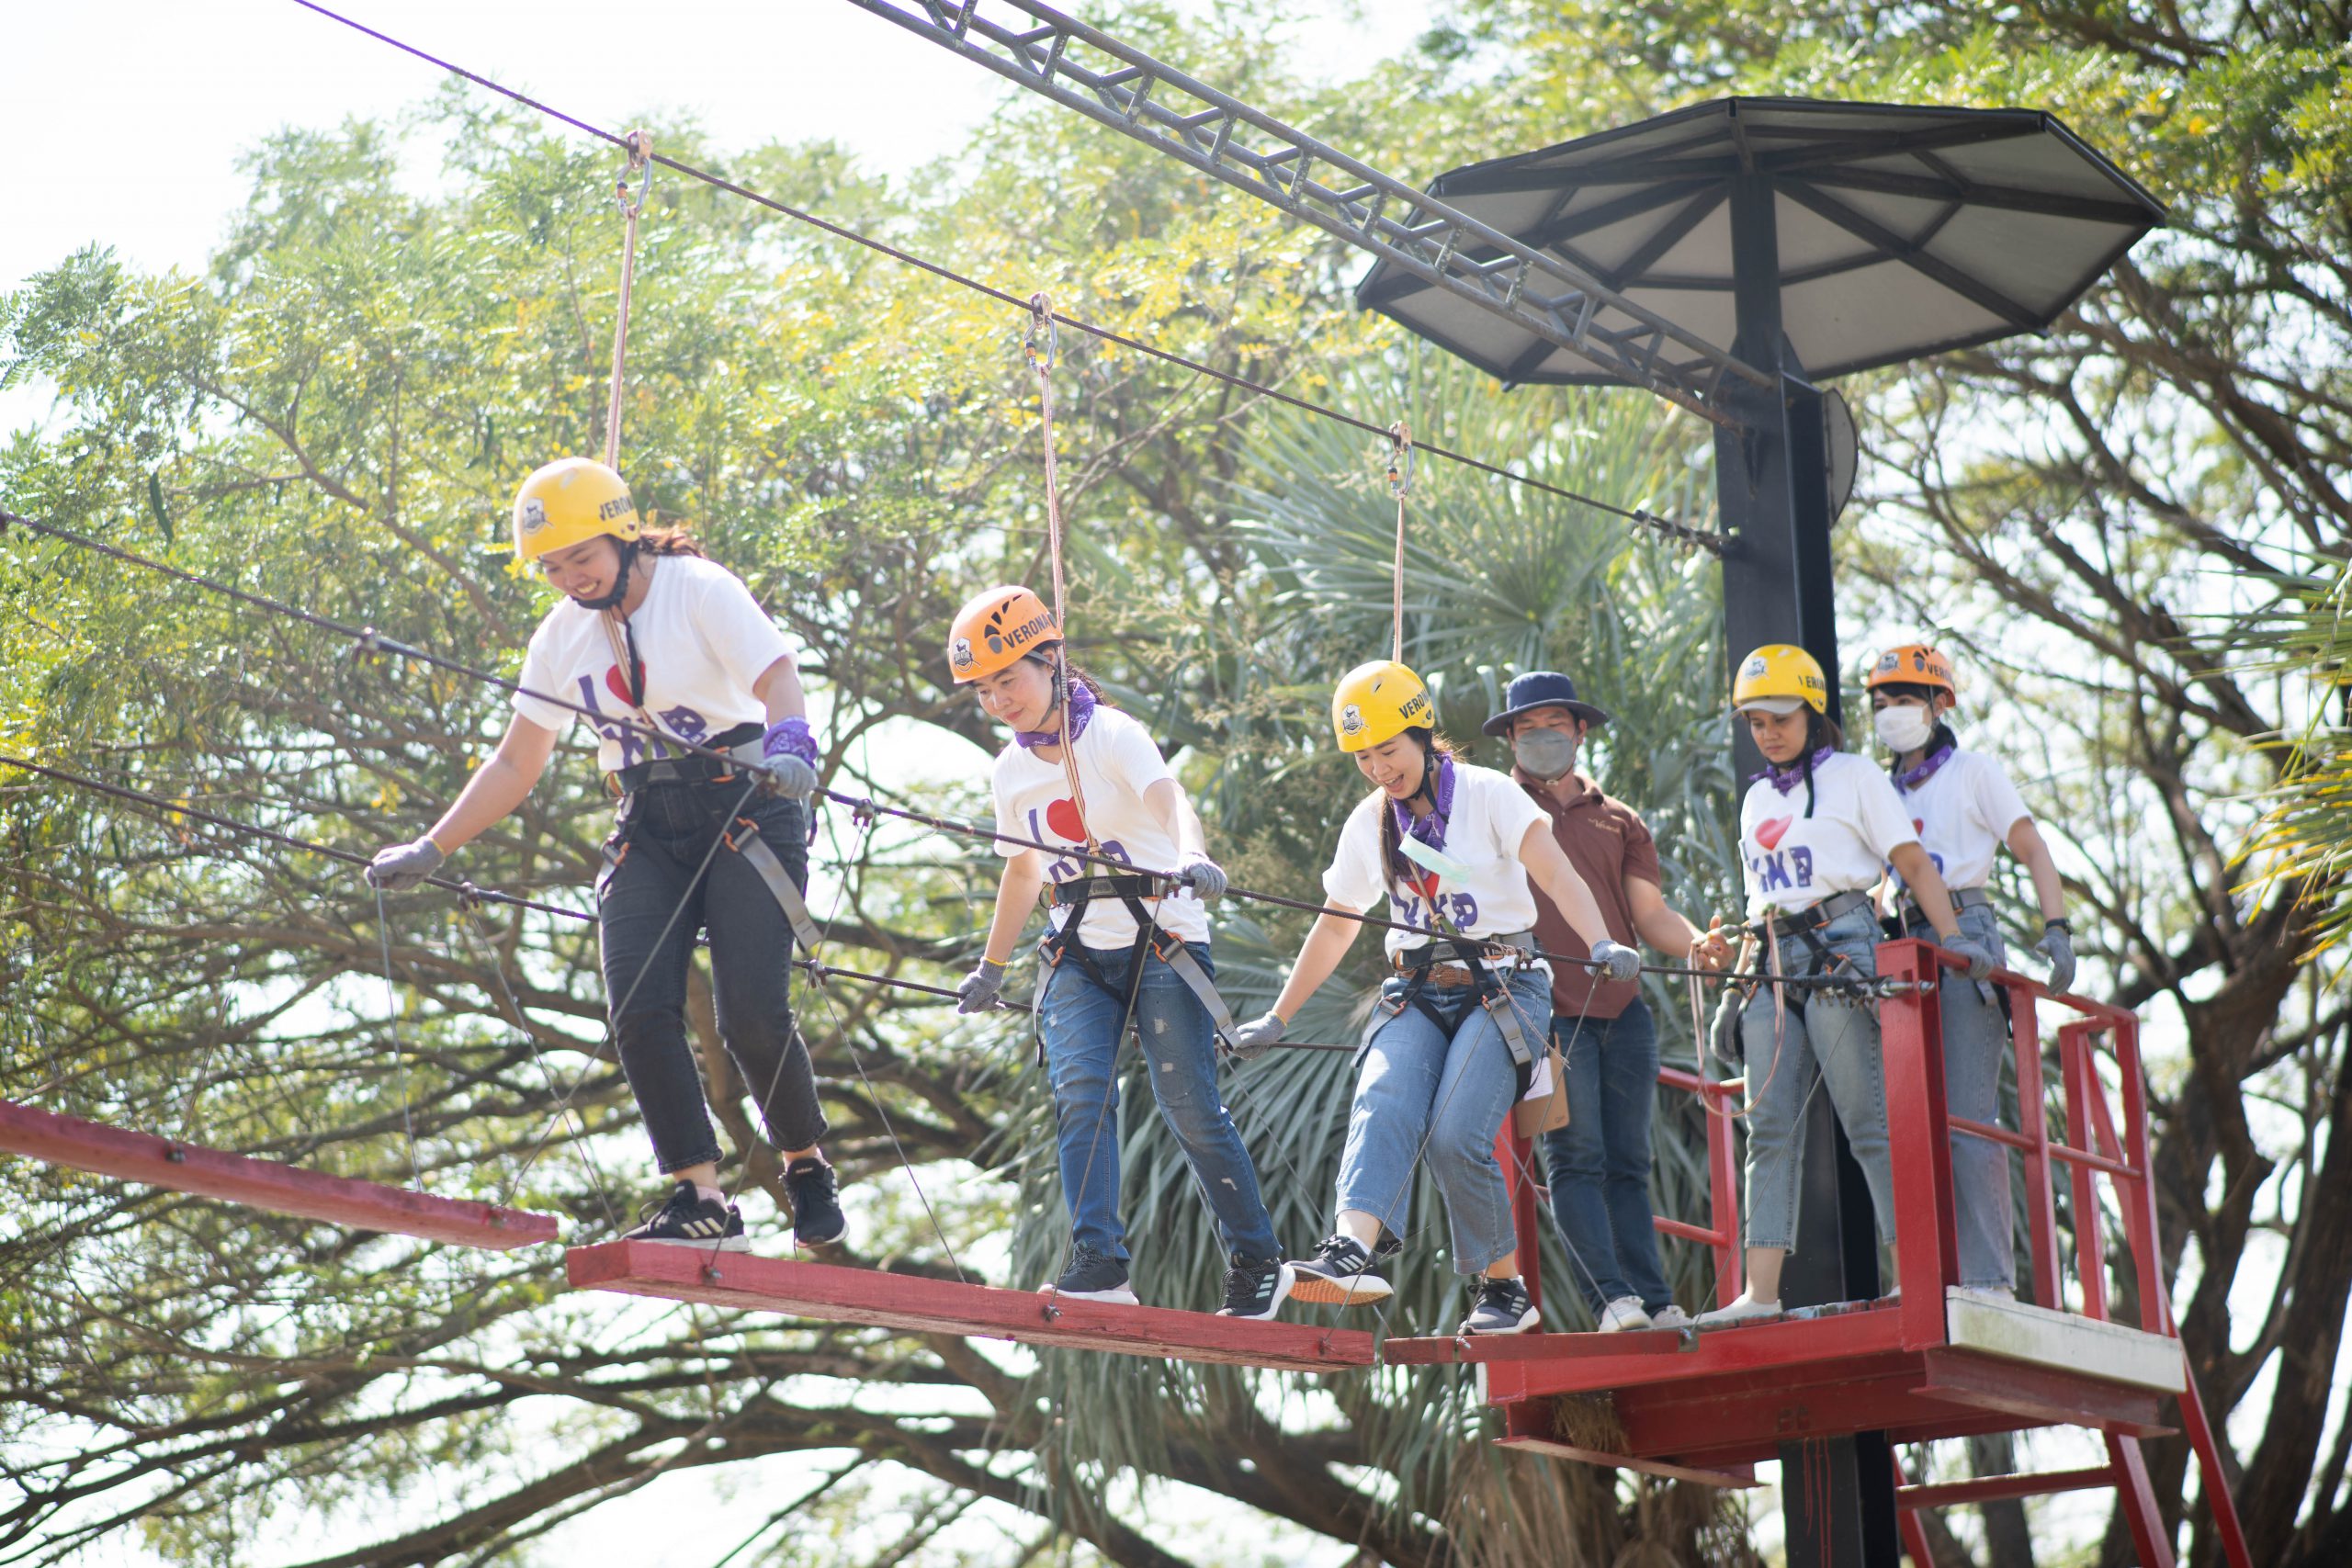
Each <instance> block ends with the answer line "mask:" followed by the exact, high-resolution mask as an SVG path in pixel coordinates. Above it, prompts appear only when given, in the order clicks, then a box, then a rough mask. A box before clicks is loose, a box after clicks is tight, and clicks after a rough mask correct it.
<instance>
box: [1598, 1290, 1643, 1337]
mask: <svg viewBox="0 0 2352 1568" xmlns="http://www.w3.org/2000/svg"><path fill="white" fill-rule="evenodd" d="M1649 1326H1650V1314H1647V1313H1645V1312H1644V1311H1643V1310H1642V1298H1641V1297H1639V1296H1619V1297H1618V1298H1617V1299H1616V1300H1615V1301H1613V1302H1611V1303H1609V1304H1608V1305H1607V1306H1605V1307H1602V1308H1601V1309H1600V1332H1601V1333H1603V1334H1622V1333H1624V1332H1627V1331H1629V1330H1632V1329H1639V1328H1647V1327H1649Z"/></svg>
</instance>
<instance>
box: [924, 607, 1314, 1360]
mask: <svg viewBox="0 0 2352 1568" xmlns="http://www.w3.org/2000/svg"><path fill="white" fill-rule="evenodd" d="M947 664H948V669H949V671H950V672H951V673H952V674H953V675H954V677H955V680H956V684H958V685H968V686H971V687H973V688H974V689H975V691H976V692H977V694H978V697H979V702H980V706H981V708H982V709H983V710H984V711H986V712H987V714H988V715H989V717H991V718H993V719H995V720H996V721H997V722H998V723H1000V724H1002V725H1004V726H1005V727H1006V728H1010V729H1011V730H1012V745H1010V746H1007V747H1006V748H1005V749H1004V750H1003V751H1002V753H1001V754H1000V755H999V756H998V758H997V760H996V767H995V769H994V770H993V772H992V773H991V775H990V784H991V786H992V788H993V790H994V792H995V795H996V823H997V831H998V832H999V833H1001V834H1004V835H1006V836H1007V839H1008V840H1010V839H1021V840H1029V842H1028V843H1026V844H1023V843H1015V842H1010V841H1006V840H999V841H998V844H997V852H998V853H1000V854H1001V855H1002V856H1003V857H1004V876H1003V880H1002V882H1001V884H1000V885H999V886H998V888H997V897H996V912H995V916H994V918H993V919H991V920H990V921H989V934H988V942H987V943H986V945H985V946H984V948H983V949H982V952H981V955H980V963H979V965H978V968H976V969H974V970H973V971H972V973H971V974H970V975H968V976H966V977H965V980H964V983H963V984H962V985H961V986H960V987H957V989H958V990H959V991H961V992H962V994H963V998H964V999H963V1001H962V1002H961V1004H959V1005H960V1007H961V1009H962V1010H964V1011H966V1012H974V1011H978V1010H980V1009H982V1008H984V1007H986V1006H988V1005H989V1003H990V1002H991V1001H992V1000H993V999H994V998H995V997H996V994H997V991H998V989H999V988H1000V987H1001V986H1002V985H1003V983H1004V966H1005V964H1007V963H1008V962H1009V961H1010V960H1011V959H1012V948H1013V944H1014V943H1015V942H1018V941H1019V940H1020V938H1021V929H1022V927H1023V925H1024V924H1026V923H1027V921H1028V918H1029V912H1030V910H1031V909H1033V908H1035V907H1036V903H1037V896H1038V894H1039V892H1040V891H1041V890H1043V889H1044V888H1045V887H1046V886H1047V885H1048V883H1050V884H1051V886H1052V889H1053V893H1052V901H1053V909H1052V914H1051V915H1050V917H1049V919H1048V920H1047V926H1046V938H1045V941H1044V942H1043V943H1042V944H1041V948H1040V951H1041V953H1042V954H1043V956H1044V959H1045V972H1044V974H1043V976H1041V977H1040V978H1039V980H1038V982H1037V1032H1038V1037H1039V1039H1040V1041H1041V1042H1042V1043H1043V1044H1044V1047H1045V1057H1046V1071H1047V1072H1048V1073H1049V1074H1050V1075H1051V1077H1052V1080H1053V1089H1054V1118H1055V1125H1056V1143H1057V1148H1058V1151H1059V1156H1060V1163H1061V1178H1062V1199H1063V1201H1064V1202H1066V1203H1067V1204H1068V1205H1069V1213H1070V1233H1071V1236H1070V1254H1069V1261H1068V1264H1067V1266H1066V1267H1065V1268H1064V1269H1063V1270H1062V1272H1061V1274H1060V1276H1059V1277H1058V1278H1057V1279H1056V1280H1054V1281H1053V1282H1052V1283H1051V1284H1049V1285H1047V1286H1046V1287H1045V1288H1046V1290H1048V1291H1051V1292H1056V1293H1057V1294H1060V1295H1066V1296H1076V1297H1079V1298H1080V1299H1082V1300H1086V1301H1099V1302H1118V1303H1129V1304H1132V1303H1134V1302H1135V1300H1136V1293H1135V1290H1134V1288H1133V1286H1132V1285H1131V1284H1130V1283H1129V1280H1128V1274H1127V1266H1128V1264H1129V1262H1130V1261H1131V1258H1130V1257H1129V1254H1128V1252H1127V1246H1126V1235H1125V1227H1124V1226H1123V1225H1122V1224H1121V1223H1120V1220H1119V1123H1118V1114H1119V1089H1118V1056H1119V1047H1120V1045H1121V1043H1123V1042H1124V1041H1125V1036H1126V1034H1127V1032H1128V1029H1129V1027H1130V1026H1131V1025H1132V1027H1133V1029H1134V1031H1135V1033H1136V1037H1137V1038H1138V1039H1139V1040H1140V1041H1141V1042H1142V1043H1143V1049H1144V1052H1145V1054H1146V1055H1147V1057H1148V1063H1149V1066H1150V1069H1151V1071H1150V1079H1151V1089H1152V1094H1153V1096H1154V1098H1155V1099H1156V1100H1158V1101H1159V1113H1160V1115H1161V1117H1162V1118H1163V1119H1164V1120H1165V1121H1166V1122H1167V1123H1168V1126H1169V1129H1170V1131H1171V1132H1173V1133H1174V1134H1176V1142H1177V1144H1178V1145H1179V1146H1180V1147H1182V1149H1183V1151H1184V1158H1185V1160H1186V1161H1187V1162H1188V1163H1189V1164H1190V1165H1191V1166H1192V1168H1193V1180H1194V1181H1195V1182H1196V1183H1197V1184H1198V1185H1199V1187H1200V1190H1201V1195H1202V1197H1203V1198H1204V1199H1205V1200H1206V1201H1207V1202H1208V1205H1209V1210H1210V1212H1211V1213H1214V1214H1215V1215H1216V1224H1217V1234H1218V1235H1219V1236H1220V1237H1221V1238H1222V1239H1223V1241H1224V1243H1225V1247H1226V1251H1227V1258H1228V1262H1229V1267H1228V1268H1227V1271H1226V1277H1225V1304H1224V1305H1223V1306H1222V1307H1220V1308H1219V1309H1218V1312H1219V1314H1220V1315H1222V1316H1226V1317H1247V1318H1270V1317H1272V1316H1273V1315H1274V1314H1275V1312H1276V1311H1277V1310H1278V1309H1279V1308H1280V1307H1281V1305H1282V1303H1283V1298H1284V1297H1286V1296H1287V1295H1288V1294H1289V1293H1290V1284H1291V1275H1290V1270H1289V1269H1288V1268H1287V1267H1285V1266H1284V1264H1283V1258H1282V1251H1283V1249H1282V1245H1281V1243H1279V1242H1278V1241H1276V1240H1275V1239H1274V1224H1273V1220H1272V1217H1271V1216H1270V1215H1269V1214H1268V1213H1267V1212H1266V1204H1265V1200H1264V1199H1263V1198H1262V1197H1261V1195H1260V1192H1259V1187H1258V1173H1257V1169H1256V1168H1255V1167H1254V1166H1253V1165H1252V1164H1251V1163H1250V1151H1249V1150H1248V1149H1247V1148H1245V1147H1244V1146H1243V1145H1242V1142H1241V1134H1240V1133H1239V1132H1238V1131H1237V1130H1236V1129H1235V1127H1234V1125H1233V1117H1232V1116H1231V1114H1229V1113H1228V1112H1227V1110H1226V1108H1225V1101H1224V1099H1223V1098H1222V1097H1221V1096H1220V1095H1219V1093H1218V1091H1217V1084H1216V1037H1217V1020H1218V1019H1219V1018H1220V1017H1222V1016H1223V1015H1224V1012H1225V1004H1224V1003H1223V1002H1222V1001H1220V1000H1218V999H1217V996H1216V988H1215V987H1214V985H1213V984H1212V983H1211V981H1210V978H1209V976H1210V974H1211V960H1210V957H1209V923H1208V912H1207V908H1206V903H1205V901H1206V900H1208V899H1211V898H1214V897H1216V896H1217V895H1218V894H1220V893H1222V892H1224V891H1225V873H1224V872H1222V871H1220V870H1219V869H1217V865H1216V862H1214V861H1212V860H1210V859H1209V857H1208V853H1207V852H1206V851H1205V850H1204V848H1203V845H1202V839H1201V822H1200V818H1198V817H1197V816H1195V815H1194V814H1193V807H1192V805H1191V803H1190V802H1189V801H1187V800H1186V799H1185V797H1184V790H1183V786H1182V785H1181V784H1178V783H1177V782H1176V776H1175V774H1173V773H1170V771H1169V768H1168V763H1167V761H1165V760H1164V759H1163V758H1162V757H1161V756H1160V753H1159V746H1158V744H1157V743H1155V742H1154V741H1153V739H1152V738H1151V733H1150V731H1148V730H1147V729H1146V728H1144V727H1143V726H1142V725H1140V724H1138V723H1136V721H1135V720H1134V719H1133V718H1131V717H1129V716H1127V715H1126V714H1125V713H1123V712H1121V711H1120V710H1119V709H1117V708H1115V707H1114V706H1112V705H1110V704H1109V703H1107V702H1105V701H1103V698H1102V694H1101V693H1100V692H1099V691H1098V690H1097V689H1096V688H1095V686H1094V684H1093V682H1091V681H1090V680H1089V679H1088V678H1087V677H1086V676H1085V675H1084V674H1082V673H1079V674H1072V673H1070V672H1069V665H1068V660H1067V658H1066V656H1064V654H1063V652H1062V647H1061V629H1060V627H1059V626H1057V625H1056V624H1055V622H1054V617H1053V614H1052V612H1051V611H1049V610H1047V609H1046V606H1045V604H1044V603H1043V602H1042V601H1041V600H1039V599H1038V597H1037V596H1036V595H1035V593H1032V592H1030V591H1029V590H1028V589H1026V588H1019V587H1012V586H1005V587H999V588H991V589H989V590H988V591H987V592H983V593H981V594H979V595H978V596H977V597H976V598H974V599H973V600H972V601H971V602H970V603H969V604H966V605H965V606H964V608H963V610H962V611H961V612H960V613H958V614H957V615H956V623H955V626H954V628H953V630H952V631H950V633H949V634H948V643H947ZM1037 844H1045V845H1049V846H1053V848H1052V849H1038V848H1035V847H1034V846H1035V845H1037ZM1098 859H1103V860H1112V861H1117V862H1120V863H1125V864H1127V865H1133V866H1145V867H1151V868H1155V869H1157V868H1161V867H1166V868H1168V869H1170V870H1171V871H1172V872H1173V873H1174V876H1175V881H1176V884H1177V886H1178V890H1179V891H1181V892H1182V893H1184V894H1189V895H1191V896H1190V897H1176V896H1170V890H1169V889H1168V888H1167V887H1166V886H1164V885H1163V884H1161V883H1159V882H1158V881H1157V880H1155V879H1154V878H1152V877H1149V876H1146V875H1144V874H1140V873H1137V874H1134V875H1123V874H1117V873H1112V874H1107V875H1105V874H1101V872H1102V870H1103V868H1102V867H1101V866H1100V865H1099V864H1098V863H1097V860H1098Z"/></svg>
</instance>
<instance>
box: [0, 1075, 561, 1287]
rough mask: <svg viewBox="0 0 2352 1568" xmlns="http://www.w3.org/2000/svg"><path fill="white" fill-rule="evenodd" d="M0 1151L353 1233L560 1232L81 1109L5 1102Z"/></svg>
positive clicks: (466, 1243)
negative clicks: (204, 1144) (129, 1128)
mask: <svg viewBox="0 0 2352 1568" xmlns="http://www.w3.org/2000/svg"><path fill="white" fill-rule="evenodd" d="M0 1149H5V1150H7V1151H8V1152H9V1153H11V1154H19V1155H23V1156H26V1157H27V1158H28V1159H38V1160H45V1161H47V1162H48V1163H49V1164H51V1165H62V1166H68V1167H71V1168H74V1169H75V1170H89V1171H96V1172H97V1173H98V1174H99V1175H102V1176H112V1177H118V1178H119V1179H123V1180H125V1181H142V1182H145V1183H146V1184H148V1185H149V1186H151V1187H161V1188H164V1189H165V1190H170V1191H174V1192H186V1193H188V1194H190V1195H191V1196H194V1197H198V1198H217V1199H219V1200H220V1201H223V1202H228V1203H242V1204H243V1205H245V1206H246V1207H248V1208H254V1209H266V1210H268V1211H270V1212H271V1213H278V1214H292V1215H294V1216H296V1217H297V1218H299V1219H305V1220H318V1221H322V1222H323V1223H324V1224H331V1225H343V1226H345V1227H347V1228H349V1229H352V1230H363V1231H384V1232H388V1233H390V1234H392V1235H413V1236H417V1237H420V1238H422V1239H424V1240H426V1241H443V1242H448V1243H450V1244H451V1245H453V1246H457V1247H485V1248H489V1249H491V1250H493V1251H499V1252H505V1251H511V1250H513V1249H514V1248H515V1247H529V1246H531V1245H532V1244H534V1243H536V1242H543V1241H553V1240H554V1239H555V1237H556V1221H555V1216H554V1215H552V1214H534V1213H526V1212H525V1211H523V1210H520V1209H502V1208H500V1207H498V1206H497V1205H496V1204H493V1203H480V1202H476V1201H472V1200H470V1199H459V1198H435V1197H433V1196H431V1195H430V1194H428V1193H424V1192H412V1191H410V1190H407V1189H405V1188H400V1187H386V1186H384V1185H382V1184H381V1183H379V1182H374V1181H357V1180H354V1179H352V1178H350V1177H347V1176H328V1175H326V1174H324V1173H323V1172H321V1171H315V1170H303V1169H300V1168H297V1167H295V1166H290V1165H281V1164H279V1163H278V1162H277V1161H276V1160H266V1159H250V1158H248V1157H246V1156H243V1155H232V1154H223V1153H222V1152H220V1150H218V1149H208V1148H200V1147H198V1146H197V1145H193V1144H184V1143H180V1142H178V1141H177V1140H175V1139H171V1138H158V1137H155V1136H154V1135H153V1134H146V1133H126V1132H124V1131H123V1130H122V1129H120V1128H119V1127H108V1126H106V1125H104V1124H103V1123H101V1122H85V1121H83V1120H82V1119H81V1118H79V1117H76V1116H60V1115H58V1114H56V1113H55V1112H54V1111H36V1110H34V1109H33V1108H32V1107H31V1106H29V1105H18V1104H17V1103H15V1102H14V1101H13V1100H0Z"/></svg>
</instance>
